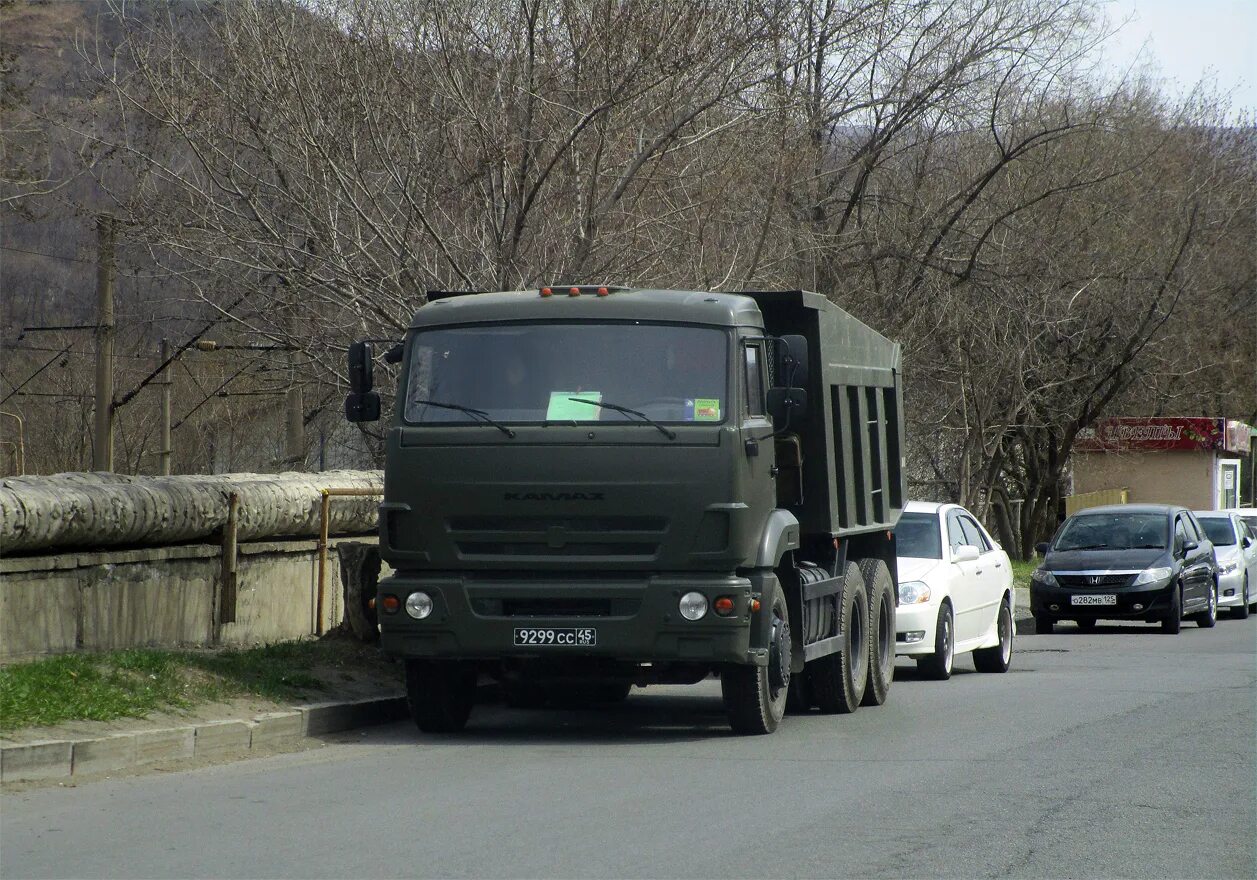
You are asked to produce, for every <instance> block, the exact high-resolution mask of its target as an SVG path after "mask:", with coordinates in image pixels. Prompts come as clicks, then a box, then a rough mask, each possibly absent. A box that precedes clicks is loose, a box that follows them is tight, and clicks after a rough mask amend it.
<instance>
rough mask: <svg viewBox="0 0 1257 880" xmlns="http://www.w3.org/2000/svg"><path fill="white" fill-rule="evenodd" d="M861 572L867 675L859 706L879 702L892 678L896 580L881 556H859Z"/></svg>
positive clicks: (884, 697) (883, 697)
mask: <svg viewBox="0 0 1257 880" xmlns="http://www.w3.org/2000/svg"><path fill="white" fill-rule="evenodd" d="M860 576H861V577H863V578H864V585H865V586H866V587H867V588H868V592H869V675H868V681H867V683H866V684H865V686H864V699H862V700H861V701H860V705H861V706H880V705H882V703H885V702H886V697H887V696H889V694H890V685H891V682H893V681H894V680H895V605H896V604H897V602H898V599H897V597H896V595H895V582H894V581H893V580H892V579H891V576H890V569H889V568H888V567H887V566H886V563H885V562H884V561H882V560H881V559H875V558H872V557H870V558H868V559H861V560H860Z"/></svg>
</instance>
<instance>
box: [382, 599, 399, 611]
mask: <svg viewBox="0 0 1257 880" xmlns="http://www.w3.org/2000/svg"><path fill="white" fill-rule="evenodd" d="M380 606H381V607H382V608H383V609H384V610H385V611H387V612H388V613H389V614H396V613H397V612H398V609H400V608H401V607H402V600H401V599H398V598H397V597H396V596H385V597H384V598H383V599H381V600H380Z"/></svg>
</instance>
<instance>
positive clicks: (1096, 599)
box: [1069, 593, 1117, 605]
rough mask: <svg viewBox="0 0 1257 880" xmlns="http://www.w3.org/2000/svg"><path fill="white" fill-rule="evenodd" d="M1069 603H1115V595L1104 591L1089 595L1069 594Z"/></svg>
mask: <svg viewBox="0 0 1257 880" xmlns="http://www.w3.org/2000/svg"><path fill="white" fill-rule="evenodd" d="M1069 604H1071V605H1116V604H1117V596H1115V595H1113V594H1112V593H1104V594H1100V595H1091V596H1070V597H1069Z"/></svg>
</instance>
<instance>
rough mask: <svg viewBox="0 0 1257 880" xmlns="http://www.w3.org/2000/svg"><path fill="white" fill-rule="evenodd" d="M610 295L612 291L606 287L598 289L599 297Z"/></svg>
mask: <svg viewBox="0 0 1257 880" xmlns="http://www.w3.org/2000/svg"><path fill="white" fill-rule="evenodd" d="M609 293H611V291H609V290H607V289H606V288H605V287H599V288H598V295H599V296H606V295H607V294H609Z"/></svg>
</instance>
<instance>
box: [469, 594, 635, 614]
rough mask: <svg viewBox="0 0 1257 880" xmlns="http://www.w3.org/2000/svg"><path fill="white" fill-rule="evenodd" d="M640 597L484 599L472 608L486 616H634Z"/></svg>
mask: <svg viewBox="0 0 1257 880" xmlns="http://www.w3.org/2000/svg"><path fill="white" fill-rule="evenodd" d="M641 604H642V602H641V599H640V598H632V597H623V598H607V599H596V598H595V599H591V598H588V597H575V596H573V597H571V598H567V597H542V598H537V597H527V598H522V597H521V598H484V597H478V598H474V599H472V600H471V607H472V610H473V611H475V612H476V613H477V614H479V615H482V616H484V617H632V616H633V615H634V614H636V613H637V611H638V609H639V608H640V607H641Z"/></svg>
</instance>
